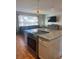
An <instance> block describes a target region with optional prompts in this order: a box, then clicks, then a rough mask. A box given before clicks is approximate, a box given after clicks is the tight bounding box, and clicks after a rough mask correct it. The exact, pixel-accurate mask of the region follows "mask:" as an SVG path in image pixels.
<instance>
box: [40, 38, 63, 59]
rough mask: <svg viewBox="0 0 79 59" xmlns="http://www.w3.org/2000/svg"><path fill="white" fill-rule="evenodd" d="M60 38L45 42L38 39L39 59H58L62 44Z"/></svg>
mask: <svg viewBox="0 0 79 59" xmlns="http://www.w3.org/2000/svg"><path fill="white" fill-rule="evenodd" d="M61 42H62V41H61V38H57V39H55V40H51V41H46V40H45V39H42V38H39V57H40V59H57V58H58V57H60V54H61V49H62V47H61V46H62V45H61V44H62V43H61Z"/></svg>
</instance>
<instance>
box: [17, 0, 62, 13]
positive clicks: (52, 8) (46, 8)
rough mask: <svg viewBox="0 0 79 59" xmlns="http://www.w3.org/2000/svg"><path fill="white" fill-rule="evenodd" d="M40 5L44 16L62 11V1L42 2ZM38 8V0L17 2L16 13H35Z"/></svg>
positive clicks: (50, 0)
mask: <svg viewBox="0 0 79 59" xmlns="http://www.w3.org/2000/svg"><path fill="white" fill-rule="evenodd" d="M39 5H40V8H39V9H40V10H41V11H40V13H42V14H47V13H51V12H61V11H62V0H40V2H39ZM37 7H38V6H37V0H16V11H22V12H29V13H35V10H36V8H37Z"/></svg>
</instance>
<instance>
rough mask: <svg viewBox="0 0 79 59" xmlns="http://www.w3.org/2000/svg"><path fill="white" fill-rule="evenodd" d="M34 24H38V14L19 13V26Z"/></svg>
mask: <svg viewBox="0 0 79 59" xmlns="http://www.w3.org/2000/svg"><path fill="white" fill-rule="evenodd" d="M32 25H38V17H37V16H24V15H19V26H32Z"/></svg>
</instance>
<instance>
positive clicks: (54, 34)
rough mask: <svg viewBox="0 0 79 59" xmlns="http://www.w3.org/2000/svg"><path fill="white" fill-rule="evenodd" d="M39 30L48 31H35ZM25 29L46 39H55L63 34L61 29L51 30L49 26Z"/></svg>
mask: <svg viewBox="0 0 79 59" xmlns="http://www.w3.org/2000/svg"><path fill="white" fill-rule="evenodd" d="M37 30H41V31H46V32H48V33H45V34H39V33H35V32H37ZM25 31H30V32H31V33H32V34H34V35H37V36H39V37H40V38H44V39H46V40H54V39H56V38H58V37H60V36H62V31H61V30H51V29H47V28H36V29H30V30H25Z"/></svg>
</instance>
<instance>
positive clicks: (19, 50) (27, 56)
mask: <svg viewBox="0 0 79 59" xmlns="http://www.w3.org/2000/svg"><path fill="white" fill-rule="evenodd" d="M16 59H35V58H34V56H32V54H31V53H29V51H28V50H27V47H25V43H24V39H23V37H22V36H21V35H16Z"/></svg>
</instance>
